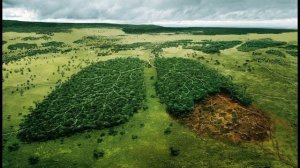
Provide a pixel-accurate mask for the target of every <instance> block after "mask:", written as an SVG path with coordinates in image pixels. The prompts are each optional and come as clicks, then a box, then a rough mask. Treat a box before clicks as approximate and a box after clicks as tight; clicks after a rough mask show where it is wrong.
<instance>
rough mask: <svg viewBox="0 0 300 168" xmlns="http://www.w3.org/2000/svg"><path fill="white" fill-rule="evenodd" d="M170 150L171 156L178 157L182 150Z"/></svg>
mask: <svg viewBox="0 0 300 168" xmlns="http://www.w3.org/2000/svg"><path fill="white" fill-rule="evenodd" d="M169 150H170V155H171V156H178V155H179V153H180V150H179V149H177V148H174V147H170V148H169Z"/></svg>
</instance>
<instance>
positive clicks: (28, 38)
mask: <svg viewBox="0 0 300 168" xmlns="http://www.w3.org/2000/svg"><path fill="white" fill-rule="evenodd" d="M39 39H43V40H49V39H51V37H49V36H46V35H43V36H41V37H32V36H28V37H24V38H22V40H24V41H28V40H39Z"/></svg>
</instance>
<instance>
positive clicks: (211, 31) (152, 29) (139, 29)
mask: <svg viewBox="0 0 300 168" xmlns="http://www.w3.org/2000/svg"><path fill="white" fill-rule="evenodd" d="M122 30H123V31H124V32H125V33H129V34H147V33H191V34H194V35H217V34H248V33H258V34H279V33H284V32H297V29H265V28H223V27H219V28H216V27H162V26H155V25H149V26H147V25H145V26H130V27H126V28H123V29H122Z"/></svg>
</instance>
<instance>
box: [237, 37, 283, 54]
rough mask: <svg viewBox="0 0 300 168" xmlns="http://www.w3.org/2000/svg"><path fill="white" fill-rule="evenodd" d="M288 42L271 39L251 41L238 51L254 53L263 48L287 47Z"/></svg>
mask: <svg viewBox="0 0 300 168" xmlns="http://www.w3.org/2000/svg"><path fill="white" fill-rule="evenodd" d="M285 44H286V42H284V41H274V40H272V39H270V38H265V39H258V40H249V41H246V42H245V43H243V44H242V45H241V46H239V47H238V48H237V49H238V50H239V51H243V52H249V51H254V50H257V49H261V48H268V47H278V46H282V45H285Z"/></svg>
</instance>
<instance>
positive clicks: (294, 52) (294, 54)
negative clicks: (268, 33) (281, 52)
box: [286, 50, 298, 57]
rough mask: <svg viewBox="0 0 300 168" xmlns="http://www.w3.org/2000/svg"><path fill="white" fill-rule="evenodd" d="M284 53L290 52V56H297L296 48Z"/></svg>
mask: <svg viewBox="0 0 300 168" xmlns="http://www.w3.org/2000/svg"><path fill="white" fill-rule="evenodd" d="M286 53H288V54H290V55H291V56H294V57H298V50H288V51H286Z"/></svg>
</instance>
